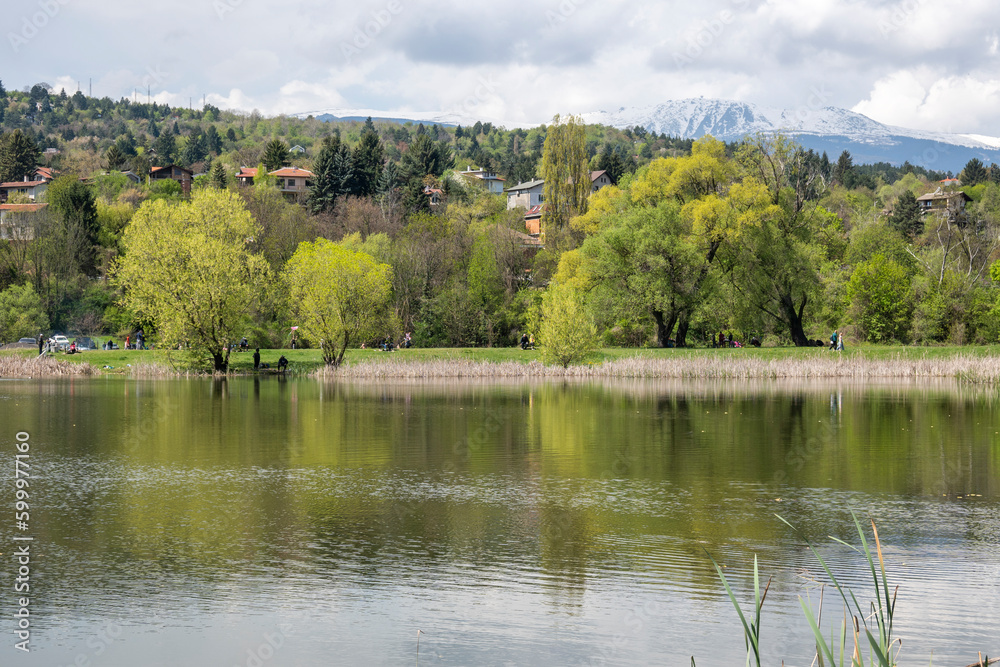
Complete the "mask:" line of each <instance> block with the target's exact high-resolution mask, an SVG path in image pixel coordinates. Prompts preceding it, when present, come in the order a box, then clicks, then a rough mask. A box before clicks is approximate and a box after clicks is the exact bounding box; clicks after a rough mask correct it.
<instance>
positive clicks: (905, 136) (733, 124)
mask: <svg viewBox="0 0 1000 667" xmlns="http://www.w3.org/2000/svg"><path fill="white" fill-rule="evenodd" d="M298 115H299V116H301V117H305V116H306V114H298ZM309 115H313V116H315V117H316V118H319V119H320V120H325V121H334V120H364V119H365V118H367V117H368V116H371V117H372V118H373V119H375V120H383V121H395V122H400V123H403V122H406V121H411V122H414V123H424V124H425V125H430V124H434V123H437V124H438V125H463V126H466V127H467V126H470V125H474V124H475V123H476V121H477V120H479V121H482V122H492V123H493V124H494V125H496V126H498V127H506V128H508V129H512V128H514V127H534V124H524V123H506V122H504V121H502V120H499V119H492V118H474V117H472V116H469V115H467V114H464V113H454V112H443V111H426V112H424V111H379V110H376V109H327V110H323V111H314V112H312V113H311V114H309ZM582 118H583V120H584V122H586V123H592V124H601V125H608V126H611V127H617V128H619V129H625V128H632V127H636V126H639V127H644V128H646V129H647V130H648V131H650V132H656V133H657V134H660V133H664V134H666V135H667V136H671V137H683V138H686V139H697V138H698V137H702V136H704V135H706V134H711V135H712V136H714V137H716V138H717V139H722V140H723V141H737V140H739V139H742V138H743V137H745V136H746V135H748V134H756V133H758V132H764V133H771V132H783V133H785V134H788V135H790V136H793V137H794V138H795V139H796V140H797V141H798V142H799V143H800V144H802V145H803V146H804V147H806V148H812V149H813V150H815V151H817V152H820V153H822V152H824V151H825V152H826V153H827V154H828V155H829V157H830V159H831V160H836V159H837V157H838V156H839V155H840V153H841V152H842V151H845V150H847V151H850V152H851V155H852V156H853V158H854V162H855V163H856V164H861V163H873V162H890V163H892V164H897V165H899V164H902V163H903V162H906V161H909V162H910V163H911V164H914V165H920V166H923V167H926V168H928V169H934V170H937V171H951V172H953V173H958V172H959V171H961V170H962V168H963V167H964V166H965V163H966V162H968V161H969V160H970V159H972V158H974V157H975V158H979V159H980V160H982V161H983V162H985V163H986V164H990V163H993V162H997V163H1000V138H998V137H989V136H983V135H977V134H956V133H949V132H927V131H924V130H911V129H907V128H903V127H895V126H892V125H885V124H883V123H879V122H877V121H874V120H872V119H871V118H868V117H867V116H864V115H862V114H859V113H855V112H853V111H849V110H847V109H840V108H837V107H806V106H803V107H800V108H797V109H773V108H766V107H761V106H758V105H755V104H751V103H748V102H734V101H730V100H715V99H704V98H698V99H686V100H673V101H670V102H664V103H663V104H656V105H653V106H645V107H621V108H620V109H618V110H617V111H595V112H591V113H584V114H582Z"/></svg>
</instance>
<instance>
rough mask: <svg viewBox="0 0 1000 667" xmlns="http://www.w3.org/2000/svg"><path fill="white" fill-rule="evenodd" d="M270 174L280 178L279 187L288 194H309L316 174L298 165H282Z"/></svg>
mask: <svg viewBox="0 0 1000 667" xmlns="http://www.w3.org/2000/svg"><path fill="white" fill-rule="evenodd" d="M254 171H255V172H256V170H254ZM268 175H269V176H274V177H275V178H277V179H278V188H279V189H280V190H281V192H282V194H286V195H297V194H302V195H305V194H308V192H309V186H310V185H312V182H311V179H312V177H313V176H315V174H313V173H312V172H311V171H309V170H308V169H299V168H298V167H282V168H281V169H275V170H274V171H272V172H268Z"/></svg>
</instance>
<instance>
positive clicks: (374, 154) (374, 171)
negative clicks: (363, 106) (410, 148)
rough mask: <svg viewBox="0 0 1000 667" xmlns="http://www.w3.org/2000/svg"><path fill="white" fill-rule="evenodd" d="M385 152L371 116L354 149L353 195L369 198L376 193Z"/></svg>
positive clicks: (352, 160)
mask: <svg viewBox="0 0 1000 667" xmlns="http://www.w3.org/2000/svg"><path fill="white" fill-rule="evenodd" d="M384 162H385V151H384V149H383V148H382V140H381V139H379V136H378V132H376V131H375V124H374V123H372V119H371V117H370V116H369V117H368V120H366V121H365V126H364V129H362V130H361V141H359V142H358V145H357V146H355V147H354V152H353V154H352V155H351V164H352V165H353V167H354V177H353V179H352V186H351V194H354V195H357V196H359V197H367V196H368V195H371V194H373V193H374V192H375V187H376V184H377V183H378V180H379V177H380V176H381V175H382V168H383V166H384V165H383V163H384Z"/></svg>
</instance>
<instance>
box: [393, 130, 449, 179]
mask: <svg viewBox="0 0 1000 667" xmlns="http://www.w3.org/2000/svg"><path fill="white" fill-rule="evenodd" d="M420 127H423V125H421V126H420ZM442 149H443V152H444V153H445V154H442ZM448 152H449V151H448V149H447V147H442V146H441V144H439V143H437V142H435V141H432V140H431V138H430V137H429V136H428V135H426V134H420V135H419V136H418V137H417V138H416V139H415V140H414V142H413V143H412V144H410V147H409V148H408V149H407V150H406V152H405V153H403V159H402V160H401V161H400V170H401V171H402V172H403V175H404V177H405V178H406V179H408V180H409V179H414V178H415V179H418V180H422V179H423V178H424V176H441V174H443V173H444V170H445V169H447V168H448V162H450V160H447V162H446V158H449V157H450V155H448V154H447V153H448Z"/></svg>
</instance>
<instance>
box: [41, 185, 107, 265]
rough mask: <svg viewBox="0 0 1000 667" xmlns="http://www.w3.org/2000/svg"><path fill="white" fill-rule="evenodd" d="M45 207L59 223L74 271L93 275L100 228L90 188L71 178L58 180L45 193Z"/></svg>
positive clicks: (92, 192) (94, 200) (95, 204)
mask: <svg viewBox="0 0 1000 667" xmlns="http://www.w3.org/2000/svg"><path fill="white" fill-rule="evenodd" d="M45 196H46V198H47V199H48V202H49V206H50V207H51V208H52V209H53V210H54V211H55V212H56V213H57V214H58V215H59V216H60V218H61V219H62V222H63V225H64V229H65V234H66V242H67V245H68V249H69V250H70V252H71V253H72V257H73V260H74V261H75V263H76V266H77V268H78V270H79V271H80V272H82V273H84V274H86V275H88V276H95V275H97V254H96V249H97V244H98V233H99V231H100V225H99V224H98V221H97V203H96V199H95V197H94V191H93V190H92V189H91V188H90V186H88V185H86V184H84V183H81V182H80V179H79V178H77V177H76V176H74V175H72V174H68V175H66V176H60V177H59V178H57V179H56V180H54V181H52V183H50V184H49V187H48V189H47V191H46V193H45Z"/></svg>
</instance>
